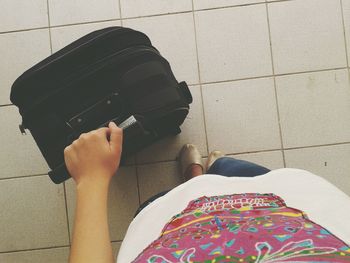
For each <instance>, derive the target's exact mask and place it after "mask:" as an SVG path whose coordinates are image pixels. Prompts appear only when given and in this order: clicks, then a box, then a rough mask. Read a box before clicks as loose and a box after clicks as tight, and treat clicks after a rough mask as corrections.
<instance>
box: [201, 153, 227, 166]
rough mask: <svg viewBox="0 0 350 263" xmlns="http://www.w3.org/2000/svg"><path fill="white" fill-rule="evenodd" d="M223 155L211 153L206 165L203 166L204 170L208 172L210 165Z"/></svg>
mask: <svg viewBox="0 0 350 263" xmlns="http://www.w3.org/2000/svg"><path fill="white" fill-rule="evenodd" d="M224 156H225V154H223V153H222V152H220V151H213V152H211V153H210V154H209V156H208V160H207V164H206V166H205V169H206V170H207V171H208V170H209V168H210V167H211V166H212V164H213V163H214V162H215V161H216V160H217V159H219V158H221V157H224Z"/></svg>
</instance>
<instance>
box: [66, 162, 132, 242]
mask: <svg viewBox="0 0 350 263" xmlns="http://www.w3.org/2000/svg"><path fill="white" fill-rule="evenodd" d="M66 193H67V206H68V218H69V226H70V229H71V234H72V233H73V223H74V214H75V202H76V194H75V183H74V181H73V180H72V179H71V180H69V181H67V182H66ZM138 206H139V199H138V190H137V179H136V168H135V167H122V168H120V169H119V171H118V173H117V174H116V176H114V177H113V180H112V183H111V186H110V189H109V196H108V211H109V216H108V218H109V229H110V237H111V240H112V241H117V240H122V239H123V238H124V235H125V232H126V230H127V228H128V226H129V224H130V222H131V220H132V219H133V216H134V214H135V212H136V210H137V208H138Z"/></svg>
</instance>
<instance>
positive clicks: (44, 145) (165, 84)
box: [11, 27, 192, 183]
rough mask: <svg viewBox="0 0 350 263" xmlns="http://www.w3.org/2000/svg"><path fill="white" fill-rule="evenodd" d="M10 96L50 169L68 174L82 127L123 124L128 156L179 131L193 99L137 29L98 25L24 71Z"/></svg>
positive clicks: (56, 175) (54, 174) (58, 176)
mask: <svg viewBox="0 0 350 263" xmlns="http://www.w3.org/2000/svg"><path fill="white" fill-rule="evenodd" d="M11 101H12V102H13V104H15V105H16V106H18V108H19V112H20V114H21V115H22V124H21V125H20V130H21V132H22V133H25V129H29V130H30V132H31V134H32V135H33V137H34V139H35V141H36V143H37V145H38V146H39V148H40V151H41V153H42V154H43V156H44V158H45V159H46V161H47V163H48V165H49V167H50V168H51V169H52V171H50V172H49V176H50V178H51V179H52V181H53V182H55V183H61V182H63V181H65V180H66V179H68V178H69V174H68V171H67V169H66V167H65V165H64V156H63V150H64V148H65V147H66V146H67V145H69V144H70V143H72V141H73V140H75V139H76V138H78V137H79V135H80V134H81V133H83V132H88V131H90V130H93V129H96V128H99V127H102V126H106V125H107V124H108V122H109V121H111V120H113V121H115V122H116V123H117V124H118V125H119V126H120V127H122V128H123V130H124V142H123V153H122V162H123V160H125V158H126V157H127V156H129V155H131V154H133V153H135V152H137V151H138V150H140V149H142V148H144V147H146V146H147V145H149V144H152V143H153V142H155V141H157V140H159V139H161V138H163V137H165V136H168V135H171V134H174V135H175V134H178V133H179V132H180V131H181V130H180V128H179V126H180V125H181V124H182V123H183V121H184V119H185V118H186V116H187V114H188V111H189V104H190V103H191V102H192V96H191V93H190V91H189V89H188V87H187V85H186V83H185V82H181V83H178V82H177V80H176V79H175V77H174V75H173V73H172V71H171V68H170V66H169V63H168V61H167V60H166V59H164V58H163V57H162V56H161V55H160V53H159V52H158V51H157V49H156V48H154V47H153V46H152V44H151V42H150V40H149V38H148V37H147V36H146V35H145V34H143V33H141V32H138V31H135V30H132V29H129V28H122V27H109V28H105V29H102V30H98V31H94V32H92V33H90V34H88V35H86V36H84V37H82V38H80V39H78V40H76V41H75V42H73V43H71V44H70V45H68V46H66V47H65V48H63V49H61V50H60V51H58V52H56V53H54V54H53V55H51V56H50V57H48V58H46V59H44V60H43V61H41V62H40V63H38V64H37V65H35V66H33V67H32V68H30V69H29V70H27V71H26V72H24V73H23V74H22V75H21V76H20V77H19V78H18V79H17V80H16V81H15V82H14V84H13V86H12V89H11Z"/></svg>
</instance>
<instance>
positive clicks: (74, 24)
mask: <svg viewBox="0 0 350 263" xmlns="http://www.w3.org/2000/svg"><path fill="white" fill-rule="evenodd" d="M47 1H48V0H47ZM118 1H119V3H120V0H118ZM289 1H295V0H279V1H274V2H271V3H279V2H289ZM261 4H265V2H260V3H250V4H241V5H229V6H222V7H213V8H202V9H196V10H194V8H192V10H189V11H178V12H171V13H161V14H152V15H144V16H134V17H125V18H121V19H123V20H128V19H136V18H147V17H156V16H166V15H176V14H186V13H191V12H193V11H200V12H201V11H210V10H217V9H227V8H235V7H245V6H254V5H261ZM192 6H193V5H192ZM120 8H121V5H120ZM121 19H103V20H94V21H88V22H80V23H69V24H59V25H54V26H50V27H51V28H57V27H67V26H76V25H85V24H94V23H103V22H111V21H117V20H121ZM47 28H48V27H33V28H24V29H17V30H8V31H1V32H0V35H1V34H9V33H18V32H25V31H31V30H39V29H47Z"/></svg>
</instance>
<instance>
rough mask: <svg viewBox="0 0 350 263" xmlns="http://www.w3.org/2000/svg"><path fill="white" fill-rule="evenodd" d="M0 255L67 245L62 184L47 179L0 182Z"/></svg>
mask: <svg viewBox="0 0 350 263" xmlns="http://www.w3.org/2000/svg"><path fill="white" fill-rule="evenodd" d="M0 207H1V209H2V212H1V214H0V233H1V239H0V252H6V251H14V250H24V249H34V248H43V247H53V246H66V245H68V243H69V240H68V231H67V220H66V210H65V203H64V191H63V185H55V184H53V183H52V182H51V180H50V179H49V177H48V176H46V175H44V176H35V177H30V178H17V179H9V180H0Z"/></svg>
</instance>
